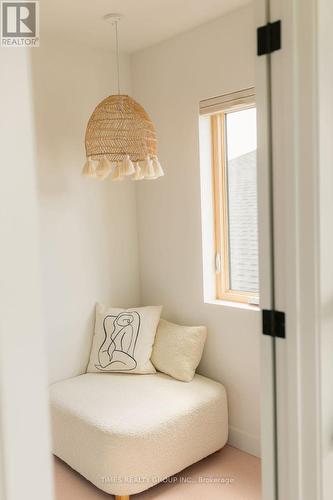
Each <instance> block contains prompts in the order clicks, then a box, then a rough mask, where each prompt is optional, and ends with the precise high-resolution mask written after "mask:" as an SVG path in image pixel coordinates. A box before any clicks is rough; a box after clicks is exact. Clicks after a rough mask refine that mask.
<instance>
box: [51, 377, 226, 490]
mask: <svg viewBox="0 0 333 500" xmlns="http://www.w3.org/2000/svg"><path fill="white" fill-rule="evenodd" d="M50 397H51V416H52V432H53V452H54V454H55V455H56V456H58V457H59V458H60V459H62V460H63V461H65V462H66V463H67V464H68V465H69V466H70V467H72V468H73V469H75V470H76V471H77V472H79V473H80V474H81V475H82V476H84V477H85V478H86V479H88V480H89V481H91V482H92V483H93V484H94V485H95V486H97V487H98V488H100V489H101V490H103V491H105V492H107V493H110V494H113V495H115V496H116V499H118V500H120V499H121V500H125V499H128V498H129V495H132V494H135V493H139V492H141V491H144V490H146V489H148V488H150V487H152V486H154V485H155V484H157V483H159V482H160V481H162V480H164V479H166V478H168V477H170V476H172V475H173V474H175V473H177V472H179V471H181V470H183V469H185V468H186V467H188V466H189V465H191V464H193V463H195V462H197V461H199V460H201V459H202V458H204V457H206V456H208V455H210V454H211V453H213V452H215V451H217V450H219V449H221V448H222V447H223V446H224V445H225V443H226V441H227V437H228V412H227V397H226V391H225V389H224V387H223V385H222V384H220V383H218V382H214V381H212V380H210V379H208V378H205V377H203V376H201V375H195V376H194V378H193V380H192V381H191V382H189V383H185V382H180V381H178V380H175V379H173V378H171V377H169V376H168V375H164V374H162V373H157V374H154V375H133V374H106V373H102V374H93V373H88V374H85V375H81V376H78V377H74V378H71V379H68V380H65V381H62V382H58V383H56V384H53V385H52V386H51V388H50Z"/></svg>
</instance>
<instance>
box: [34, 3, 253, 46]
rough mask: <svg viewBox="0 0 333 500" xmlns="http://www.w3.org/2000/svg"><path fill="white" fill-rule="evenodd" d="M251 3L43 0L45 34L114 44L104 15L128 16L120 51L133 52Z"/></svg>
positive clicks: (125, 18)
mask: <svg viewBox="0 0 333 500" xmlns="http://www.w3.org/2000/svg"><path fill="white" fill-rule="evenodd" d="M248 3H250V0H42V1H41V2H40V28H41V37H42V36H43V35H47V34H50V35H52V36H56V37H57V38H59V39H64V40H69V39H72V40H75V41H76V42H79V43H84V44H88V45H92V46H95V47H105V48H111V47H113V46H114V39H113V33H112V29H113V28H112V26H111V25H110V24H108V23H106V22H105V21H103V20H102V17H103V15H105V14H107V13H109V12H117V13H121V14H123V15H124V18H123V20H122V21H121V23H120V26H119V38H120V50H121V51H122V52H129V53H131V52H135V51H136V50H140V49H143V48H145V47H148V46H150V45H154V44H156V43H158V42H160V41H162V40H166V39H168V38H171V37H173V36H175V35H177V34H178V33H181V32H183V31H187V30H190V29H192V28H194V27H195V26H199V25H200V24H204V23H206V22H208V21H210V20H212V19H214V18H216V17H219V16H222V15H223V14H226V13H227V12H230V11H231V10H234V9H237V8H239V7H241V6H243V5H246V4H248ZM41 43H43V42H42V39H41Z"/></svg>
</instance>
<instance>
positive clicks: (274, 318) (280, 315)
mask: <svg viewBox="0 0 333 500" xmlns="http://www.w3.org/2000/svg"><path fill="white" fill-rule="evenodd" d="M285 319H286V316H285V313H284V312H281V311H272V310H268V309H264V310H263V312H262V333H263V335H269V336H270V337H279V338H281V339H285V338H286V326H285V323H286V321H285Z"/></svg>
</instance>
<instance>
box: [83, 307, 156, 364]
mask: <svg viewBox="0 0 333 500" xmlns="http://www.w3.org/2000/svg"><path fill="white" fill-rule="evenodd" d="M161 310H162V307H160V306H148V307H136V308H133V309H116V308H109V307H106V306H104V305H102V304H97V306H96V323H95V334H94V338H93V344H92V349H91V353H90V360H89V364H88V368H87V372H95V373H96V372H99V373H100V372H129V373H141V374H143V373H156V370H155V368H154V367H153V365H152V363H151V361H150V356H151V352H152V347H153V343H154V339H155V335H156V329H157V325H158V322H159V320H160V315H161Z"/></svg>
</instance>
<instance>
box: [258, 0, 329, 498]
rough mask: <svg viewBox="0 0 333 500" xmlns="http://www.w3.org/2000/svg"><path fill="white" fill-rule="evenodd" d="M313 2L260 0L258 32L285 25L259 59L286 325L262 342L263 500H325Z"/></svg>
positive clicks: (278, 301)
mask: <svg viewBox="0 0 333 500" xmlns="http://www.w3.org/2000/svg"><path fill="white" fill-rule="evenodd" d="M316 3H317V2H316V1H315V0H258V1H257V13H258V15H257V25H258V26H260V25H264V24H265V23H266V22H267V21H269V22H275V21H277V20H280V21H281V49H280V50H277V51H276V52H273V53H272V54H271V55H266V56H260V57H258V58H257V88H258V90H257V95H258V96H259V99H260V101H259V105H260V112H259V113H258V115H259V116H258V119H259V124H260V125H259V144H260V142H261V150H260V149H259V152H260V154H259V200H260V205H259V209H260V230H261V232H260V244H261V257H260V265H261V297H262V303H261V306H262V307H264V308H269V309H270V308H272V307H273V308H274V309H275V310H277V311H283V312H284V313H285V321H286V329H285V333H286V337H285V338H273V339H272V338H265V336H263V338H262V380H263V392H262V415H263V420H262V441H263V449H262V458H263V488H264V491H263V498H264V499H265V500H268V499H269V500H272V499H276V500H319V498H320V480H319V479H320V474H319V467H318V464H319V460H318V459H319V453H320V432H319V430H320V429H319V415H318V397H319V390H318V388H319V368H318V366H319V356H318V352H319V342H318V337H319V336H318V219H317V208H318V207H317V203H318V172H317V164H318V161H317V160H318V156H317V93H316V85H317V82H316V75H317V73H316V70H317V68H316V64H317V60H316V57H317V55H316V35H317V26H316V17H317V11H316V8H317V5H316ZM260 117H261V118H260ZM270 173H271V176H270ZM272 372H273V373H272Z"/></svg>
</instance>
